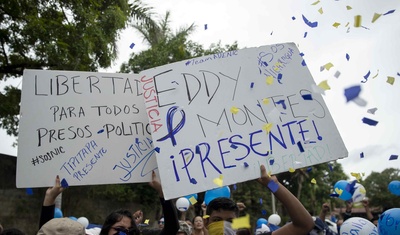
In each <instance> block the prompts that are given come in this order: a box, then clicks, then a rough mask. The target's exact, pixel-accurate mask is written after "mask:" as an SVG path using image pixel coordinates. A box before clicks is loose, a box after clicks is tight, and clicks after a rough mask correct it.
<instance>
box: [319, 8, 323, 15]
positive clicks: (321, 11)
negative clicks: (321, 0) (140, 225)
mask: <svg viewBox="0 0 400 235" xmlns="http://www.w3.org/2000/svg"><path fill="white" fill-rule="evenodd" d="M318 12H319V14H321V15H322V14H324V10H322V7H321V8H320V9H318Z"/></svg>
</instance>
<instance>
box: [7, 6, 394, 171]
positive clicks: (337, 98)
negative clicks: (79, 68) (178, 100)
mask: <svg viewBox="0 0 400 235" xmlns="http://www.w3.org/2000/svg"><path fill="white" fill-rule="evenodd" d="M143 2H144V3H146V4H147V5H148V6H152V7H154V10H153V11H154V12H155V13H157V14H161V15H164V14H165V12H166V11H167V10H169V11H171V26H172V28H173V29H178V28H179V27H181V26H187V25H190V24H191V23H195V24H196V25H197V29H196V31H195V32H194V33H193V35H192V36H191V37H190V39H191V40H193V41H195V42H198V43H200V44H202V45H204V46H205V47H209V45H210V44H211V43H217V42H218V41H221V43H222V44H223V45H224V44H232V43H234V42H235V41H237V42H238V44H239V47H240V48H245V47H258V46H262V45H268V44H274V43H281V42H295V43H296V44H297V45H298V47H299V49H300V51H301V52H303V53H304V54H305V55H304V58H305V60H306V62H307V65H308V67H309V69H310V71H311V73H312V75H313V77H314V80H315V82H316V83H317V84H318V83H320V82H321V81H324V80H327V81H328V84H329V85H330V87H331V90H328V91H326V92H325V95H324V96H323V97H324V99H325V102H326V104H327V106H328V108H329V110H330V112H331V115H332V116H333V118H334V120H335V123H336V126H337V128H338V130H339V132H340V133H341V135H342V138H343V140H344V143H345V145H346V147H347V149H348V151H349V156H348V158H346V159H343V160H339V162H340V163H341V164H342V165H343V168H344V170H345V172H346V173H347V174H348V175H350V173H351V172H357V173H363V172H364V173H365V174H366V176H367V175H368V174H370V172H371V171H376V172H381V171H382V170H384V169H385V168H389V167H396V168H399V167H400V159H399V160H393V161H389V157H390V156H391V155H399V154H400V144H399V140H400V131H399V125H398V123H399V122H400V110H399V104H398V103H399V101H400V90H399V87H400V76H399V75H400V63H399V54H400V43H398V40H399V37H400V24H399V23H398V22H400V1H398V0H385V1H377V0H363V1H361V0H353V1H350V0H348V1H334V0H324V1H321V2H318V1H316V0H310V1H309V0H307V1H306V0H300V1H299V0H279V1H270V0H249V1H239V0H229V1H228V0H218V1H216V0H190V1H188V0H160V1H149V0H145V1H143ZM314 3H315V4H314ZM391 10H395V11H394V12H392V11H391ZM375 13H377V14H382V15H381V16H380V17H379V18H378V19H377V20H376V21H375V22H374V23H372V19H373V17H374V14H375ZM385 13H388V14H386V15H384V14H385ZM303 15H304V17H305V18H306V19H307V20H308V21H309V22H311V23H314V22H318V25H317V27H314V28H311V27H310V26H308V25H307V24H306V23H305V21H304V20H303ZM356 15H360V16H361V27H354V21H355V20H354V19H355V16H356ZM334 23H338V24H339V25H337V27H334V26H333V25H334ZM205 24H207V29H205V27H204V25H205ZM131 43H135V46H134V48H133V49H131V48H130V47H129V46H130V45H131ZM118 45H119V58H118V60H117V61H116V62H115V64H114V66H113V67H112V68H108V69H106V70H102V71H107V72H116V71H118V70H119V66H120V64H121V63H122V62H125V61H127V60H128V58H129V55H130V53H132V52H135V53H137V52H139V51H141V50H144V49H146V48H147V45H146V44H144V43H143V41H142V38H141V37H140V35H139V34H138V33H137V32H136V31H135V30H133V29H127V30H125V31H124V32H123V33H122V34H121V39H120V40H119V43H118ZM346 54H348V56H349V59H348V60H347V59H346ZM329 62H330V63H332V64H333V67H332V68H331V69H330V70H329V71H328V70H326V69H325V70H323V71H321V69H320V67H321V66H323V65H325V64H327V63H329ZM338 71H339V72H340V76H338V77H337V76H336V77H335V74H337V72H338ZM368 73H369V76H368V77H367V76H366V75H367V74H368ZM388 76H390V77H394V78H395V82H394V84H393V85H390V84H389V83H387V79H388V78H387V77H388ZM364 77H367V78H364ZM373 77H374V78H373ZM9 83H11V84H14V85H15V86H16V85H18V84H19V81H18V80H15V81H10V82H9ZM354 85H361V88H362V92H361V93H360V98H362V99H363V100H365V101H366V102H367V105H366V106H364V107H363V106H360V105H358V104H356V103H354V102H349V103H347V102H346V98H345V96H344V89H345V88H348V87H350V86H354ZM3 86H4V83H2V84H0V88H1V90H2V87H3ZM371 108H377V111H376V112H375V114H372V113H368V112H367V110H368V109H371ZM364 117H367V118H370V119H373V120H376V121H378V124H377V125H376V126H369V125H367V124H364V123H362V121H361V120H362V119H363V118H364ZM13 142H15V139H13V138H11V137H9V136H7V135H6V134H5V131H1V132H0V152H1V153H5V154H10V155H14V156H16V155H17V149H16V148H13V147H11V145H12V143H13ZM361 152H363V153H364V158H363V159H361V158H360V153H361Z"/></svg>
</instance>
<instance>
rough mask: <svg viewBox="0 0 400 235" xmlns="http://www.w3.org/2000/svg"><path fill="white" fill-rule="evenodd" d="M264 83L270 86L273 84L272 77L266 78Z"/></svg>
mask: <svg viewBox="0 0 400 235" xmlns="http://www.w3.org/2000/svg"><path fill="white" fill-rule="evenodd" d="M265 82H266V83H267V85H271V84H272V83H273V82H274V77H272V76H271V75H270V76H268V77H267V79H266V80H265Z"/></svg>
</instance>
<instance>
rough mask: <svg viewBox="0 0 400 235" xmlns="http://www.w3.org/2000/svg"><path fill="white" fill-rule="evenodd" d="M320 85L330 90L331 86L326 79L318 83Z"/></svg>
mask: <svg viewBox="0 0 400 235" xmlns="http://www.w3.org/2000/svg"><path fill="white" fill-rule="evenodd" d="M318 87H320V88H322V89H323V90H324V91H326V90H330V89H331V87H330V86H329V85H328V81H327V80H324V81H322V82H320V83H319V84H318Z"/></svg>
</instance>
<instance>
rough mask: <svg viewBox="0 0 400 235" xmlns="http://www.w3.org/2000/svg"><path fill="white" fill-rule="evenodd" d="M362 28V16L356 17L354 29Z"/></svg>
mask: <svg viewBox="0 0 400 235" xmlns="http://www.w3.org/2000/svg"><path fill="white" fill-rule="evenodd" d="M360 26H361V15H356V16H354V27H356V28H358V27H360Z"/></svg>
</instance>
